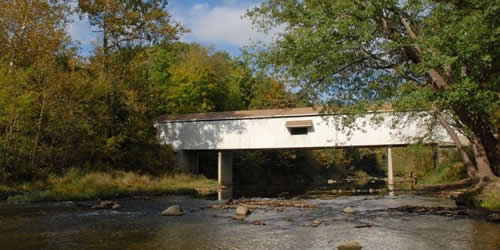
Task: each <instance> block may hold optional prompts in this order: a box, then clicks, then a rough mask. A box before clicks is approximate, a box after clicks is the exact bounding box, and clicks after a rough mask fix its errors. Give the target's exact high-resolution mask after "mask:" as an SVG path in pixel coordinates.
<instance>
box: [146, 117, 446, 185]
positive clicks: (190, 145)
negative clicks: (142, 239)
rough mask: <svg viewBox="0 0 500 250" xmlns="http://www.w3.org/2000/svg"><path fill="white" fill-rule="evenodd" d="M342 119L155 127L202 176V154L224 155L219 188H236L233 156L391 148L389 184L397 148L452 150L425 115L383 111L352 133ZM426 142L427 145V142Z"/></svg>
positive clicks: (182, 120)
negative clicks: (237, 153) (256, 152)
mask: <svg viewBox="0 0 500 250" xmlns="http://www.w3.org/2000/svg"><path fill="white" fill-rule="evenodd" d="M344 118H346V119H349V118H350V117H348V116H346V115H342V114H330V113H322V112H320V111H319V110H316V109H313V108H293V109H269V110H245V111H232V112H213V113H199V114H184V115H165V116H160V117H158V118H157V119H155V121H154V126H155V128H156V129H157V136H158V139H159V141H160V143H161V144H170V145H172V147H173V149H174V150H175V151H176V152H177V153H176V158H177V163H178V165H179V166H181V167H184V168H187V169H190V170H191V171H197V169H198V163H199V159H198V151H201V150H213V151H218V152H219V160H218V175H219V184H221V185H224V186H227V185H231V184H232V151H236V150H259V149H315V148H327V147H387V149H388V167H389V171H388V172H389V182H391V179H392V157H391V147H392V146H404V145H408V144H414V143H426V144H435V145H442V144H446V145H450V144H452V140H451V138H450V137H449V136H448V134H447V133H446V131H445V130H444V129H443V128H442V127H440V126H434V127H433V129H432V131H429V130H431V129H429V126H428V124H429V123H430V122H431V117H430V116H429V115H427V114H426V113H425V112H417V113H415V112H413V113H409V112H399V113H398V112H393V111H378V112H376V113H367V114H365V115H363V116H360V117H358V118H356V119H355V120H354V122H353V123H351V126H349V128H346V127H344V126H342V124H341V123H342V120H343V119H344ZM424 135H429V136H425V138H426V139H425V140H424V141H421V139H422V138H423V137H424Z"/></svg>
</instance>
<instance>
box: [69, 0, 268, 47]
mask: <svg viewBox="0 0 500 250" xmlns="http://www.w3.org/2000/svg"><path fill="white" fill-rule="evenodd" d="M259 2H260V0H204V1H203V0H170V1H169V3H168V7H167V10H168V12H169V13H170V14H171V15H172V17H173V20H174V21H177V22H180V23H182V24H183V25H184V26H185V27H187V28H189V29H190V30H191V32H190V33H187V34H185V35H183V36H182V38H181V41H184V42H197V43H200V44H203V45H205V46H214V47H215V48H216V49H217V50H225V51H227V52H229V53H230V54H231V55H233V56H238V55H240V54H241V51H240V48H242V47H244V46H246V45H250V44H251V43H252V42H257V41H261V42H264V43H269V42H270V41H271V40H272V34H264V33H261V32H258V31H256V30H255V29H254V28H253V27H252V23H251V21H250V20H249V19H247V18H244V17H242V16H243V15H244V14H245V12H246V10H247V9H249V8H252V7H254V6H256V5H257V4H258V3H259ZM73 20H74V22H73V23H71V25H70V26H69V32H70V34H71V37H72V38H73V40H76V41H79V43H80V50H79V53H80V54H81V55H83V56H87V55H89V54H90V53H91V52H92V49H93V48H94V46H95V44H96V42H97V41H99V39H102V37H100V35H99V33H98V32H94V31H93V30H95V28H92V27H90V24H89V23H88V19H86V18H83V19H80V18H79V17H78V16H74V17H73Z"/></svg>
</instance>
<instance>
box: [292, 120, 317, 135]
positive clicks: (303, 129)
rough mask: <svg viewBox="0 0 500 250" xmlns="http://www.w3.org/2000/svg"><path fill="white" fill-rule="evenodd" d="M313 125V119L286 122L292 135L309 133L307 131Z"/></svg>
mask: <svg viewBox="0 0 500 250" xmlns="http://www.w3.org/2000/svg"><path fill="white" fill-rule="evenodd" d="M312 125H313V124H312V121H311V120H305V121H287V122H286V124H285V126H286V127H287V128H288V130H289V131H290V134H292V135H307V132H308V131H309V128H310V127H312Z"/></svg>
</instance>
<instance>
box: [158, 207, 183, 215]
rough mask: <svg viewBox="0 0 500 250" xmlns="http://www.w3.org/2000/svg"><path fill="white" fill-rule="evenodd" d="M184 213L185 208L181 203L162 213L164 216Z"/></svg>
mask: <svg viewBox="0 0 500 250" xmlns="http://www.w3.org/2000/svg"><path fill="white" fill-rule="evenodd" d="M183 214H184V210H182V207H181V206H179V205H173V206H170V207H168V208H167V209H165V210H164V211H163V212H162V213H161V215H163V216H179V215H183Z"/></svg>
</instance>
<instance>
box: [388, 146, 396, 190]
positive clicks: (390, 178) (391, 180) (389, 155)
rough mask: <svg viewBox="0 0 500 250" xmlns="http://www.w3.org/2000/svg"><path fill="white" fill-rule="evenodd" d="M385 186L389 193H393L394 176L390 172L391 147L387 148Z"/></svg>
mask: <svg viewBox="0 0 500 250" xmlns="http://www.w3.org/2000/svg"><path fill="white" fill-rule="evenodd" d="M387 184H388V188H389V191H390V192H391V194H392V192H393V191H394V175H393V171H392V147H391V146H389V147H387Z"/></svg>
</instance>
